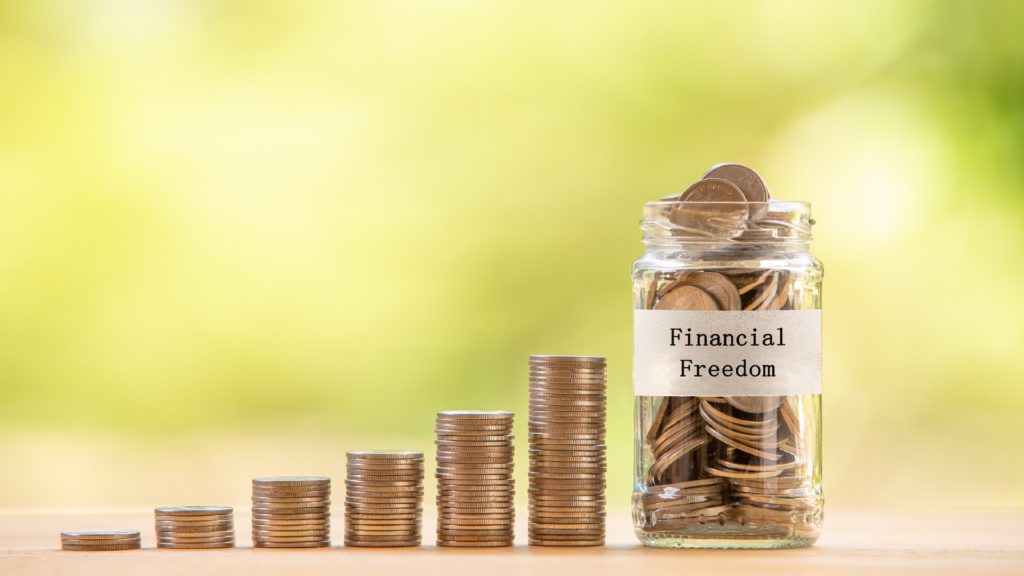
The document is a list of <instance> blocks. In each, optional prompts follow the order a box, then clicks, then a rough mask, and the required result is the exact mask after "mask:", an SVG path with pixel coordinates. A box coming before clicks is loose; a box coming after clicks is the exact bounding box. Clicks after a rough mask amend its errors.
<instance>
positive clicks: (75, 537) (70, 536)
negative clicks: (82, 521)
mask: <svg viewBox="0 0 1024 576" xmlns="http://www.w3.org/2000/svg"><path fill="white" fill-rule="evenodd" d="M141 546H142V535H141V534H140V533H139V531H138V530H83V531H73V532H61V533H60V547H61V549H63V550H74V551H78V552H86V551H97V552H98V551H103V550H136V549H138V548H140V547H141Z"/></svg>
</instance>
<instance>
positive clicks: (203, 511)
mask: <svg viewBox="0 0 1024 576" xmlns="http://www.w3.org/2000/svg"><path fill="white" fill-rule="evenodd" d="M154 514H155V516H156V545H157V547H159V548H189V549H195V548H231V547H233V546H234V545H235V520H234V514H233V511H232V508H231V507H230V506H168V507H164V508H157V509H156V510H155V511H154Z"/></svg>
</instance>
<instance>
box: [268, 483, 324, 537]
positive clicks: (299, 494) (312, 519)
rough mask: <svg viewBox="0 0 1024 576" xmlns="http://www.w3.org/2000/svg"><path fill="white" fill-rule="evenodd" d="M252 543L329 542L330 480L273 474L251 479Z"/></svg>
mask: <svg viewBox="0 0 1024 576" xmlns="http://www.w3.org/2000/svg"><path fill="white" fill-rule="evenodd" d="M252 544H253V546H255V547H257V548H319V547H322V546H330V545H331V479H330V478H326V477H323V476H276V477H270V478H255V479H253V481H252Z"/></svg>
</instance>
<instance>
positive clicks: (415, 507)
mask: <svg viewBox="0 0 1024 576" xmlns="http://www.w3.org/2000/svg"><path fill="white" fill-rule="evenodd" d="M346 466H347V477H346V478H345V545H346V546H366V547H392V546H419V545H420V539H421V536H422V531H421V526H422V524H423V518H422V515H423V453H422V452H412V451H390V450H359V451H352V452H348V453H347V463H346Z"/></svg>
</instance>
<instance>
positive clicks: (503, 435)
mask: <svg viewBox="0 0 1024 576" xmlns="http://www.w3.org/2000/svg"><path fill="white" fill-rule="evenodd" d="M512 419H513V414H512V412H478V411H449V412H439V413H438V414H437V423H436V428H435V432H436V434H437V514H438V517H437V545H438V546H458V547H489V546H511V545H512V541H513V540H514V538H515V502H514V501H513V498H514V496H515V480H514V479H513V477H512V474H513V466H514V465H513V457H514V447H513V445H512V439H513V436H512Z"/></svg>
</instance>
